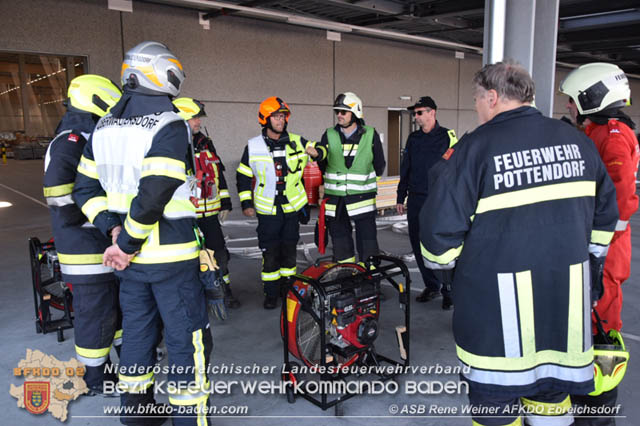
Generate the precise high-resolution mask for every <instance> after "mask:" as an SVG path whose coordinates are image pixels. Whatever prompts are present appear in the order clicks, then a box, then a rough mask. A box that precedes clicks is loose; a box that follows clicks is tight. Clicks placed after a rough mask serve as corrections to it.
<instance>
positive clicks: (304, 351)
mask: <svg viewBox="0 0 640 426" xmlns="http://www.w3.org/2000/svg"><path fill="white" fill-rule="evenodd" d="M362 272H365V269H364V268H363V267H362V266H360V265H357V264H334V263H329V262H324V263H321V264H319V265H317V266H311V267H310V268H309V269H307V270H306V271H305V272H304V275H306V276H309V277H312V278H315V279H317V280H318V282H319V283H321V284H322V283H327V284H328V285H326V286H324V287H323V289H324V297H319V295H318V294H317V292H316V290H315V289H314V288H313V287H312V286H310V285H308V284H307V283H304V282H301V281H298V282H296V283H295V284H294V285H293V287H292V290H290V291H289V294H288V296H287V317H288V318H287V321H286V322H285V321H284V320H283V324H282V325H283V327H288V328H289V330H288V331H289V332H288V347H289V351H290V353H291V354H293V355H294V356H295V357H296V358H298V359H300V360H301V361H303V362H304V363H305V364H306V365H308V366H313V365H319V364H320V363H321V354H320V352H321V350H320V349H321V346H322V342H321V341H322V338H323V337H324V339H325V342H324V345H325V347H326V349H325V362H326V364H328V365H329V364H331V365H340V366H348V365H351V364H352V363H354V362H355V361H356V360H357V359H358V357H359V355H360V354H361V353H362V352H363V350H364V349H366V348H367V347H369V346H370V345H371V344H372V343H373V342H374V341H375V339H376V337H377V336H378V315H379V309H380V297H379V294H380V284H379V282H377V281H371V280H367V279H364V278H362V279H359V280H355V281H354V280H351V279H349V280H347V279H345V278H348V277H353V276H355V275H357V274H361V273H362ZM293 291H296V292H297V293H298V295H300V296H301V299H302V300H303V301H304V303H301V301H300V300H299V299H298V297H296V296H295V295H294V294H293ZM320 321H324V330H325V335H324V336H322V335H321V334H322V333H321V327H320V323H321V322H320ZM282 331H283V332H284V329H283V330H282ZM283 335H284V333H283Z"/></svg>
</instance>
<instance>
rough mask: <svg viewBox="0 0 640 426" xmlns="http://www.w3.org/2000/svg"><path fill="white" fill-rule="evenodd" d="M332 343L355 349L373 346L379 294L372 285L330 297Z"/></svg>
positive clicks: (376, 332) (376, 327)
mask: <svg viewBox="0 0 640 426" xmlns="http://www.w3.org/2000/svg"><path fill="white" fill-rule="evenodd" d="M329 300H330V302H329V305H330V306H331V323H330V326H328V327H327V329H328V330H329V332H330V333H331V343H332V344H334V345H336V346H339V347H342V348H346V347H348V346H349V345H353V346H356V347H358V348H362V347H365V346H366V345H369V344H371V343H373V341H374V340H375V339H376V337H377V336H378V321H377V319H376V317H377V313H378V295H377V294H376V292H375V288H374V286H371V285H363V286H361V287H356V288H354V289H353V290H347V291H345V292H344V293H339V294H337V295H335V296H333V297H330V298H329Z"/></svg>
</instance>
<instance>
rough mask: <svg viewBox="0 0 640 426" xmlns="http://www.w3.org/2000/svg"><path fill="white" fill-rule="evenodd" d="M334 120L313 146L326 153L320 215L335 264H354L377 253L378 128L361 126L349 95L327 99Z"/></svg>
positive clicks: (381, 168) (358, 102)
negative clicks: (358, 259)
mask: <svg viewBox="0 0 640 426" xmlns="http://www.w3.org/2000/svg"><path fill="white" fill-rule="evenodd" d="M333 110H334V112H335V114H336V119H337V121H338V124H336V125H335V127H330V128H328V129H327V130H326V131H325V133H324V134H323V135H322V139H321V141H320V143H319V144H318V147H321V148H322V149H323V150H326V151H327V158H326V160H325V161H326V165H324V166H325V173H324V193H325V196H326V197H327V202H326V207H325V208H326V210H325V216H326V217H327V227H328V228H329V234H330V235H331V241H332V244H333V257H334V261H336V262H355V261H356V258H355V251H354V247H353V238H352V237H351V232H352V227H351V221H352V220H353V221H354V223H355V227H356V248H357V250H358V255H359V257H360V261H364V260H366V259H367V258H368V257H369V256H371V255H376V254H378V252H379V250H378V240H377V236H376V235H377V229H376V192H377V183H376V182H377V179H378V178H379V177H380V176H382V173H383V172H384V168H385V166H386V163H385V159H384V151H383V148H382V143H381V141H380V136H379V135H378V132H377V131H376V130H375V129H374V128H373V127H370V126H366V125H365V124H364V119H363V113H362V101H361V100H360V98H359V97H358V96H356V94H355V93H352V92H345V93H341V94H340V95H338V97H337V98H336V100H335V102H334V103H333Z"/></svg>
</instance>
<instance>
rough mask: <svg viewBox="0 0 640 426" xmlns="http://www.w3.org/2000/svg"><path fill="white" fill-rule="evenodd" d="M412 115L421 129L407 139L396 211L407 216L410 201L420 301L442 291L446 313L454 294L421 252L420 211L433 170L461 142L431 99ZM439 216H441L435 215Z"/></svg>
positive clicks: (417, 106)
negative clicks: (421, 284) (438, 117)
mask: <svg viewBox="0 0 640 426" xmlns="http://www.w3.org/2000/svg"><path fill="white" fill-rule="evenodd" d="M407 109H408V110H409V111H412V113H413V116H414V117H415V120H416V124H417V125H418V126H420V129H418V130H416V131H415V132H413V133H411V134H410V135H409V137H408V138H407V143H406V145H405V148H404V151H403V153H402V163H401V164H400V183H399V184H398V197H397V203H398V204H396V210H397V211H398V213H399V214H403V213H404V212H405V207H404V201H405V198H407V193H408V195H409V198H408V200H407V209H406V212H407V221H408V222H409V241H410V242H411V248H412V249H413V254H414V255H415V257H416V263H418V268H419V269H420V274H421V275H422V280H423V281H424V286H425V289H424V290H423V291H422V293H420V295H419V296H418V297H416V301H418V302H420V303H424V302H428V301H429V300H432V299H435V298H436V297H438V296H439V295H440V292H441V291H442V296H443V298H442V309H445V310H449V309H451V307H452V306H453V301H452V300H451V295H450V292H449V291H448V290H447V289H446V288H444V287H442V290H441V289H440V287H441V284H440V282H438V279H437V278H436V276H435V275H434V274H433V271H432V270H431V269H429V268H427V267H426V266H425V264H424V260H423V259H422V252H421V251H420V209H421V208H422V205H423V204H424V202H425V200H426V199H427V194H428V188H429V169H431V167H432V166H433V165H434V164H435V163H436V162H437V161H438V160H440V158H442V155H443V154H444V153H445V152H446V151H447V150H448V149H449V148H450V147H452V146H453V145H454V144H455V143H456V142H457V141H458V139H457V138H456V132H455V130H449V129H447V128H446V127H442V126H440V124H439V123H438V120H436V111H437V109H438V107H437V105H436V103H435V101H434V100H433V99H432V98H431V97H430V96H423V97H421V98H420V100H419V101H418V102H417V103H416V104H415V105H413V106H410V107H409V108H407ZM433 213H434V214H437V212H433Z"/></svg>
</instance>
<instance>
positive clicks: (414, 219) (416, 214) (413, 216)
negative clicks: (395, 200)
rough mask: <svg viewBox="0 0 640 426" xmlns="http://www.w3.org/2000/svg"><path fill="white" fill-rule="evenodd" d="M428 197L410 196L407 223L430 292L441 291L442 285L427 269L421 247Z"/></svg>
mask: <svg viewBox="0 0 640 426" xmlns="http://www.w3.org/2000/svg"><path fill="white" fill-rule="evenodd" d="M426 199H427V197H426V196H423V195H419V194H411V193H410V194H409V198H408V199H407V221H408V222H409V241H410V242H411V249H412V250H413V254H414V255H415V257H416V263H417V264H418V269H420V275H422V281H424V286H425V287H426V288H428V289H429V290H434V291H438V290H440V283H439V282H438V279H437V278H436V276H435V274H434V273H433V271H432V270H431V269H429V268H427V267H426V265H425V264H424V259H423V258H422V249H421V246H420V210H421V209H422V205H423V204H424V202H425V201H426Z"/></svg>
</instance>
